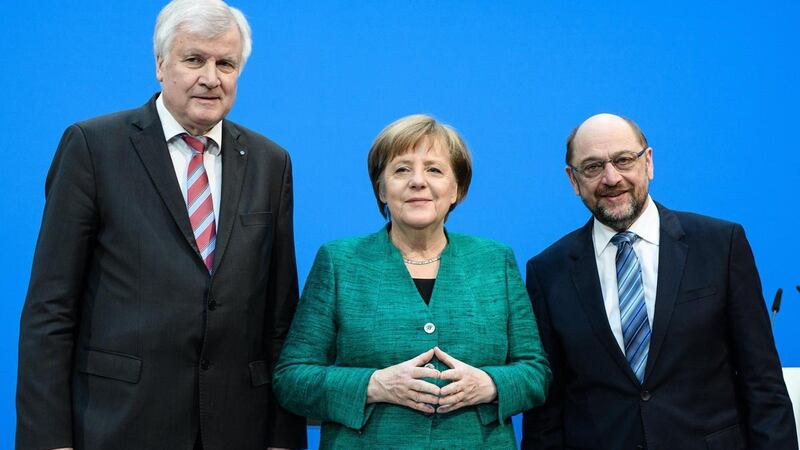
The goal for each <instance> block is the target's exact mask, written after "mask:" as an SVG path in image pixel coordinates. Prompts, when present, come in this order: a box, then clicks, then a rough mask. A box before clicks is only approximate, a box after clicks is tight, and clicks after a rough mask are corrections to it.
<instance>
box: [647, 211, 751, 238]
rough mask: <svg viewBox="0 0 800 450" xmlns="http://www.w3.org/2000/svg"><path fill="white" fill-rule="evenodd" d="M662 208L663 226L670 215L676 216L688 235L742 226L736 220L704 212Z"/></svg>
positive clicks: (720, 231)
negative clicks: (708, 214)
mask: <svg viewBox="0 0 800 450" xmlns="http://www.w3.org/2000/svg"><path fill="white" fill-rule="evenodd" d="M660 209H661V212H662V214H661V220H662V227H664V226H665V223H664V221H665V220H669V219H670V215H672V216H674V217H675V218H676V219H677V220H678V222H679V223H680V226H681V228H682V229H683V231H684V232H685V233H686V234H687V235H694V234H711V235H717V234H719V233H724V232H726V231H729V230H731V229H732V228H734V227H738V226H740V225H739V224H737V223H736V222H732V221H729V220H725V219H720V218H717V217H711V216H707V215H704V214H698V213H695V212H689V211H675V210H670V209H667V208H665V207H663V206H661V207H660Z"/></svg>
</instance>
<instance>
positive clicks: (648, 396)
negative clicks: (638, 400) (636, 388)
mask: <svg viewBox="0 0 800 450" xmlns="http://www.w3.org/2000/svg"><path fill="white" fill-rule="evenodd" d="M652 397H653V396H652V395H651V394H650V391H642V400H644V401H646V402H647V401H650V399H651V398H652Z"/></svg>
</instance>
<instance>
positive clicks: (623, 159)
mask: <svg viewBox="0 0 800 450" xmlns="http://www.w3.org/2000/svg"><path fill="white" fill-rule="evenodd" d="M634 161H636V159H635V158H632V157H630V156H620V157H617V158H614V165H615V166H621V167H627V166H630V165H631V164H633V162H634Z"/></svg>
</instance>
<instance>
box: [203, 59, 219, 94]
mask: <svg viewBox="0 0 800 450" xmlns="http://www.w3.org/2000/svg"><path fill="white" fill-rule="evenodd" d="M220 83H221V82H220V79H219V73H218V72H217V64H216V63H215V62H214V61H213V60H209V61H207V62H206V65H205V66H203V69H202V73H201V74H200V84H202V85H203V86H206V87H207V88H209V89H214V88H216V87H217V86H219V85H220Z"/></svg>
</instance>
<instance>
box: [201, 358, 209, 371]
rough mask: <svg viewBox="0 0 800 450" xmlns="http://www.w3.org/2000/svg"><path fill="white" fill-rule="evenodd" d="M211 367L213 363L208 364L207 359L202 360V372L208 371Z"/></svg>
mask: <svg viewBox="0 0 800 450" xmlns="http://www.w3.org/2000/svg"><path fill="white" fill-rule="evenodd" d="M210 366H211V363H210V362H208V360H207V359H201V360H200V370H208V368H209V367H210Z"/></svg>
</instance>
